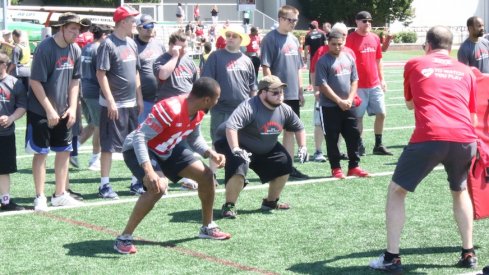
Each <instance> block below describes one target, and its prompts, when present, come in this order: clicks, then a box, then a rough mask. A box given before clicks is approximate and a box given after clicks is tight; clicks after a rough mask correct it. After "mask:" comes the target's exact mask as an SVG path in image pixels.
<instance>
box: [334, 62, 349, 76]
mask: <svg viewBox="0 0 489 275" xmlns="http://www.w3.org/2000/svg"><path fill="white" fill-rule="evenodd" d="M334 70H335V75H336V76H341V75H350V74H351V65H350V64H347V63H340V64H338V65H337V66H335V67H334Z"/></svg>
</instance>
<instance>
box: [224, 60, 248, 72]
mask: <svg viewBox="0 0 489 275" xmlns="http://www.w3.org/2000/svg"><path fill="white" fill-rule="evenodd" d="M226 70H227V71H228V72H235V71H248V69H247V66H246V65H245V63H244V62H243V61H240V60H239V59H238V60H231V61H229V62H228V64H226Z"/></svg>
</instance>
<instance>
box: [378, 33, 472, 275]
mask: <svg viewBox="0 0 489 275" xmlns="http://www.w3.org/2000/svg"><path fill="white" fill-rule="evenodd" d="M452 41H453V35H452V33H451V32H450V30H449V29H448V28H446V27H442V26H435V27H433V28H431V29H430V30H429V31H428V33H427V35H426V42H425V44H424V45H423V48H424V50H425V52H426V55H425V56H423V57H417V58H413V59H411V60H409V61H408V62H407V63H406V66H405V67H404V97H405V100H406V106H407V108H408V109H410V110H413V109H414V117H415V120H416V127H415V129H414V132H413V135H412V136H411V140H410V141H409V144H408V146H407V147H406V148H405V149H404V151H403V152H402V154H401V156H400V157H399V161H398V163H397V167H396V170H395V172H394V175H393V176H392V181H391V183H390V185H389V188H388V194H387V205H386V219H387V221H386V224H387V249H386V251H385V252H384V253H383V254H382V255H381V256H380V257H379V258H377V259H375V260H373V261H372V262H370V267H372V268H374V269H380V270H386V271H395V272H398V271H400V270H401V269H402V266H401V258H400V256H399V242H400V239H401V231H402V228H403V226H404V222H405V203H404V201H405V199H406V196H407V193H408V192H414V190H415V189H416V187H417V185H418V184H419V183H420V182H421V181H422V180H423V178H425V177H426V176H427V175H428V174H429V173H430V172H431V170H433V168H435V166H437V165H438V164H440V163H442V164H443V165H444V166H445V170H446V172H447V174H448V182H449V186H450V190H451V192H452V198H453V212H454V217H455V221H456V223H457V225H458V229H459V232H460V235H461V239H462V254H461V259H460V261H459V262H458V265H459V266H460V267H465V268H473V267H475V266H476V265H477V258H476V256H475V251H474V245H473V243H472V223H473V216H472V215H473V214H472V203H471V200H470V197H469V193H468V191H467V170H468V168H469V166H470V163H471V160H472V158H473V156H474V155H475V152H476V139H477V136H476V134H475V130H474V125H476V124H477V115H476V102H475V95H476V89H477V85H476V78H475V76H474V74H473V73H472V71H471V70H470V68H469V67H467V66H465V65H463V64H462V63H460V62H458V61H457V60H455V59H453V58H451V57H449V53H450V50H451V47H452Z"/></svg>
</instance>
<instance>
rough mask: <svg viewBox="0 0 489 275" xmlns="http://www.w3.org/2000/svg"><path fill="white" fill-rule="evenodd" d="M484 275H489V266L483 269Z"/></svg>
mask: <svg viewBox="0 0 489 275" xmlns="http://www.w3.org/2000/svg"><path fill="white" fill-rule="evenodd" d="M482 275H489V265H488V266H486V267H484V268H483V269H482Z"/></svg>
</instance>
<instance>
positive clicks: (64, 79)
mask: <svg viewBox="0 0 489 275" xmlns="http://www.w3.org/2000/svg"><path fill="white" fill-rule="evenodd" d="M80 56H81V50H80V47H78V45H77V44H76V43H72V44H70V45H69V46H68V47H66V48H61V47H59V46H58V45H57V44H56V42H55V41H54V38H53V37H49V38H46V39H44V40H43V41H42V42H41V43H40V44H39V45H38V46H37V48H36V51H35V52H34V57H33V59H32V66H31V79H32V80H37V81H39V82H41V84H42V87H43V88H44V92H45V93H46V96H47V98H48V99H49V102H51V105H52V106H53V108H54V109H55V110H56V112H57V113H58V115H62V114H63V113H64V112H65V111H66V109H68V104H69V102H68V88H69V86H70V83H71V81H72V80H73V79H79V78H80V74H81V69H80V67H81V62H80ZM27 109H28V110H29V111H31V112H33V113H36V114H38V115H40V116H46V111H44V108H43V107H42V106H41V104H40V103H39V101H38V100H37V98H36V95H34V92H33V91H32V87H29V93H28V97H27Z"/></svg>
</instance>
